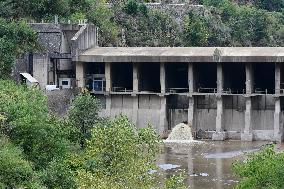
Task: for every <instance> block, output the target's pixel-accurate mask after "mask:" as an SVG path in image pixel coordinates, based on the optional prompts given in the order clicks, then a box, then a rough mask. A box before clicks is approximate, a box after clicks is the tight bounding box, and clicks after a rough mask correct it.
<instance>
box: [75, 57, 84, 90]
mask: <svg viewBox="0 0 284 189" xmlns="http://www.w3.org/2000/svg"><path fill="white" fill-rule="evenodd" d="M84 76H85V69H84V63H83V62H76V82H77V87H78V88H84V87H85V77H84Z"/></svg>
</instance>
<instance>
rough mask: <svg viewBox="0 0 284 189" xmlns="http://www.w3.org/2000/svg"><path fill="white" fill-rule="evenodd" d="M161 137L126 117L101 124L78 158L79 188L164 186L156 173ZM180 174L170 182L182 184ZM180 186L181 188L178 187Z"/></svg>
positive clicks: (176, 184)
mask: <svg viewBox="0 0 284 189" xmlns="http://www.w3.org/2000/svg"><path fill="white" fill-rule="evenodd" d="M159 145H160V140H159V138H158V137H157V135H156V133H155V131H154V130H153V129H152V128H150V127H149V128H146V129H141V130H137V129H136V127H135V126H134V125H133V124H132V123H131V122H130V121H129V120H128V119H127V118H126V117H124V116H119V117H117V118H116V119H114V120H109V121H108V122H107V123H104V124H98V125H96V127H95V128H94V129H93V130H92V138H91V139H90V140H89V141H88V142H87V148H86V150H85V152H84V154H83V155H80V156H78V157H77V158H75V160H74V162H75V164H76V165H78V162H80V163H79V164H80V166H79V167H77V168H78V170H79V171H78V175H77V183H78V185H79V186H80V187H79V188H82V189H83V188H94V187H95V188H98V189H108V188H112V189H122V188H137V189H139V188H141V189H142V188H143V189H147V188H148V189H150V188H160V187H161V186H159V184H158V183H156V182H155V176H154V175H151V174H149V171H150V170H152V169H155V168H156V167H155V157H156V155H157V153H158V152H159ZM178 178H180V177H175V178H173V179H172V180H171V181H169V182H167V187H166V188H172V187H170V186H181V185H182V184H181V182H180V180H182V181H183V179H178ZM176 188H177V187H176Z"/></svg>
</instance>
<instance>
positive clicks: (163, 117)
mask: <svg viewBox="0 0 284 189" xmlns="http://www.w3.org/2000/svg"><path fill="white" fill-rule="evenodd" d="M160 100H161V109H160V116H159V117H160V121H159V128H158V129H157V131H158V134H160V135H162V134H163V133H164V131H166V130H168V123H167V98H166V97H160Z"/></svg>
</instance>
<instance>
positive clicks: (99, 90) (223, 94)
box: [14, 24, 284, 141]
mask: <svg viewBox="0 0 284 189" xmlns="http://www.w3.org/2000/svg"><path fill="white" fill-rule="evenodd" d="M32 27H33V28H34V29H36V30H37V31H38V33H39V40H40V42H41V43H42V44H43V46H44V47H45V51H43V52H42V53H37V54H29V55H27V56H25V57H23V59H21V60H19V61H18V64H17V67H16V68H15V69H14V74H15V75H16V74H17V73H22V72H26V73H30V74H31V75H32V76H33V77H34V78H35V79H36V80H37V81H38V82H39V84H40V86H41V88H42V89H44V88H45V86H46V85H48V84H55V85H57V86H60V85H59V83H58V82H59V81H62V79H66V80H69V79H74V82H73V83H72V86H73V87H76V88H79V89H80V88H81V89H82V88H87V89H89V90H90V91H91V92H92V93H93V94H94V95H95V96H97V97H98V98H99V99H100V100H101V102H102V107H103V110H102V112H101V114H102V115H103V116H108V117H114V116H116V115H118V114H120V113H123V114H125V115H127V116H128V117H129V118H130V119H131V120H132V122H133V123H135V124H136V125H137V126H138V127H140V128H141V127H145V126H147V124H148V123H149V124H152V125H153V126H154V127H155V128H156V130H157V131H158V133H159V134H161V135H163V134H165V133H168V130H171V128H172V127H173V126H174V125H176V124H178V123H180V122H184V121H188V122H189V123H191V124H192V126H193V128H192V130H193V131H194V132H195V134H196V137H198V138H209V139H213V140H225V139H237V140H244V141H251V140H275V141H281V140H282V138H283V119H284V115H283V114H284V111H283V110H284V101H283V99H284V98H283V97H284V85H283V84H284V82H283V80H284V77H283V74H284V70H283V68H284V66H283V65H282V64H283V63H284V48H283V47H275V48H273V47H265V48H257V47H256V48H252V47H244V48H241V47H238V48H224V47H220V48H219V47H196V48H183V47H176V48H171V47H147V48H146V47H133V48H124V47H120V48H113V47H106V48H103V47H97V32H96V28H95V27H94V26H93V25H56V24H32ZM60 78H61V79H60ZM70 81H71V80H70ZM71 91H72V90H71ZM57 93H58V94H61V93H60V92H57ZM64 94H65V93H64ZM68 94H69V92H68ZM50 96H52V95H50ZM65 96H66V98H65V97H64V99H66V100H64V101H65V102H64V103H63V104H66V105H64V108H59V109H60V111H58V112H60V114H61V115H63V114H64V111H65V110H66V109H67V108H68V105H67V104H68V102H69V100H68V99H67V98H68V97H69V96H72V95H65ZM52 98H54V97H52ZM72 98H73V96H72ZM58 99H60V98H58ZM51 102H52V103H50V104H52V105H53V106H54V105H55V104H60V103H56V102H54V101H51ZM56 108H57V107H56V106H54V108H53V109H56Z"/></svg>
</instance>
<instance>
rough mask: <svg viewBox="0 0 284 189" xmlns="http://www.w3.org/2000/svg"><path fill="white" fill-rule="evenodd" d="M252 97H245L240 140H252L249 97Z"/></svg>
mask: <svg viewBox="0 0 284 189" xmlns="http://www.w3.org/2000/svg"><path fill="white" fill-rule="evenodd" d="M251 98H252V97H247V98H246V111H245V129H244V132H243V133H242V134H241V140H242V141H252V140H253V136H252V123H251V122H252V119H251V116H252V107H251V101H252V99H251Z"/></svg>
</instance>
